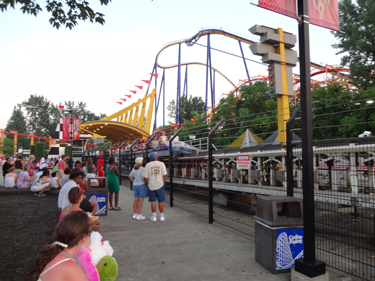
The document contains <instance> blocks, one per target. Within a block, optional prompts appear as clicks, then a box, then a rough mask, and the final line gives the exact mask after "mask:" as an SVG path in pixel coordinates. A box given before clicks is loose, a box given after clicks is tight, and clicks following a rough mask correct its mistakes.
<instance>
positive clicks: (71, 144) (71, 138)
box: [70, 110, 74, 160]
mask: <svg viewBox="0 0 375 281" xmlns="http://www.w3.org/2000/svg"><path fill="white" fill-rule="evenodd" d="M73 129H74V128H73V110H71V111H70V157H71V158H72V160H73Z"/></svg>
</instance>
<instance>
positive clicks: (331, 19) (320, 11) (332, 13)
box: [309, 0, 340, 31]
mask: <svg viewBox="0 0 375 281" xmlns="http://www.w3.org/2000/svg"><path fill="white" fill-rule="evenodd" d="M309 16H310V23H311V24H315V25H319V26H322V27H325V28H328V29H332V30H335V31H340V18H339V3H338V1H337V0H323V1H322V0H309Z"/></svg>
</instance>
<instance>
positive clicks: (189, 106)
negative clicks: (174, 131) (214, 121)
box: [167, 96, 204, 124]
mask: <svg viewBox="0 0 375 281" xmlns="http://www.w3.org/2000/svg"><path fill="white" fill-rule="evenodd" d="M167 110H168V117H169V118H171V119H172V123H175V122H176V102H175V101H174V100H171V102H170V103H169V105H168V106H167ZM194 112H195V113H197V114H198V115H200V114H202V113H203V112H204V101H203V100H202V98H201V97H192V96H190V97H189V98H186V97H181V98H180V99H179V101H178V124H181V123H183V122H184V121H185V120H189V121H190V120H191V118H193V116H194Z"/></svg>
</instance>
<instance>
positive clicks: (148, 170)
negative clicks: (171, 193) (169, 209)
mask: <svg viewBox="0 0 375 281" xmlns="http://www.w3.org/2000/svg"><path fill="white" fill-rule="evenodd" d="M157 155H158V154H157V153H156V152H151V153H150V156H149V157H150V160H151V162H149V163H147V165H146V167H145V170H144V171H143V181H144V182H145V183H146V184H147V185H148V189H149V190H150V194H149V200H148V201H149V202H151V211H152V217H151V218H150V220H151V221H153V222H156V198H157V199H158V202H159V212H160V221H165V217H164V203H163V202H164V201H165V187H164V185H165V181H166V180H167V169H166V168H165V165H164V163H163V162H160V161H158V156H157Z"/></svg>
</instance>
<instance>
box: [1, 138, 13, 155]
mask: <svg viewBox="0 0 375 281" xmlns="http://www.w3.org/2000/svg"><path fill="white" fill-rule="evenodd" d="M1 150H2V152H3V155H8V156H10V155H13V153H14V141H13V140H12V139H10V138H8V137H6V138H4V141H3V142H0V151H1Z"/></svg>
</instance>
